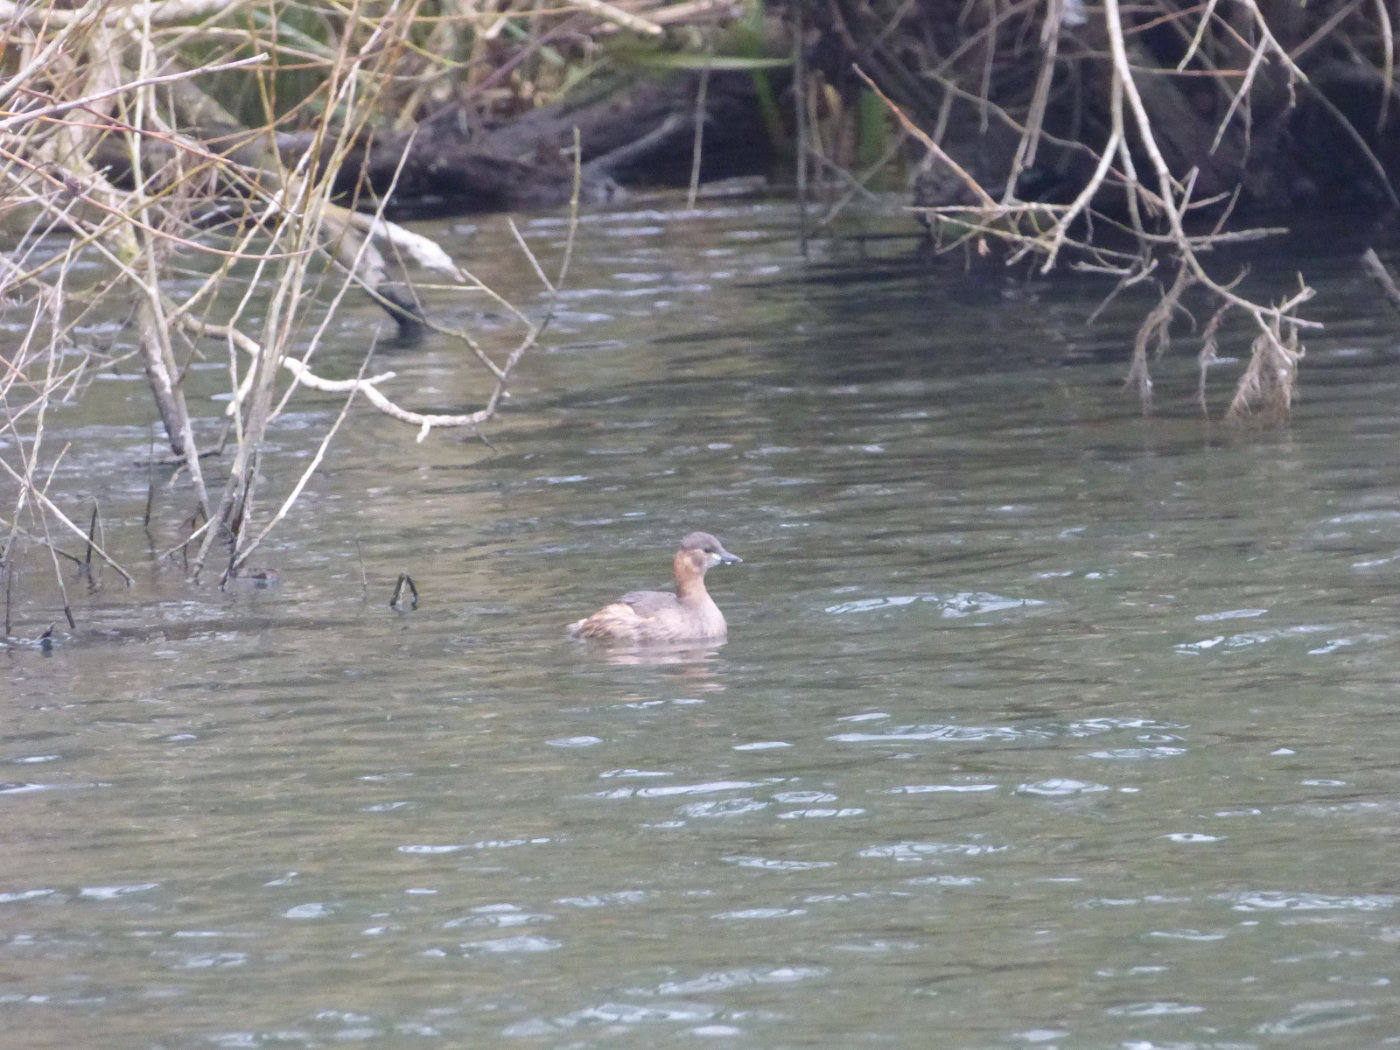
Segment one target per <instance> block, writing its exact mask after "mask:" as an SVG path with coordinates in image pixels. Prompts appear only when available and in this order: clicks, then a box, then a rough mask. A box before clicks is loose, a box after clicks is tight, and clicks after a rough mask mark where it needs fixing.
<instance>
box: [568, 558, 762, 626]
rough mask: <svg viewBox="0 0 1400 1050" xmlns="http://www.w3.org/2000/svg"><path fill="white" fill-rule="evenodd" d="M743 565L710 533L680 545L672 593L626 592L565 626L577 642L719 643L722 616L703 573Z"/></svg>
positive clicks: (672, 562)
mask: <svg viewBox="0 0 1400 1050" xmlns="http://www.w3.org/2000/svg"><path fill="white" fill-rule="evenodd" d="M737 561H743V559H742V558H740V557H738V556H737V555H734V554H730V553H729V552H728V551H727V550H725V549H724V546H723V545H722V544H721V543H720V542H719V540H717V539H715V538H714V537H713V536H711V535H710V534H709V533H708V532H692V533H691V534H690V535H689V536H687V537H686V538H685V539H683V540H681V548H680V550H678V551H676V556H675V558H673V559H672V561H671V573H672V575H673V576H674V577H675V579H676V593H675V594H672V593H671V592H669V591H630V592H629V593H627V594H624V595H623V596H622V597H621V598H618V599H617V600H615V601H612V602H609V603H608V604H607V605H605V606H603V607H602V608H601V609H599V610H598V611H597V612H595V613H594V614H593V615H592V616H588V617H585V618H584V619H582V620H579V621H577V622H576V623H571V624H569V633H570V634H572V635H573V636H574V637H575V638H603V639H608V640H610V641H614V642H632V643H637V642H687V641H704V640H706V639H714V638H723V637H724V635H725V631H726V629H727V628H726V626H725V623H724V614H723V613H722V612H720V611H719V606H717V605H716V604H715V603H714V599H712V598H711V597H710V592H709V591H707V590H706V589H705V570H706V569H712V568H714V567H715V566H716V565H719V564H721V563H723V562H737Z"/></svg>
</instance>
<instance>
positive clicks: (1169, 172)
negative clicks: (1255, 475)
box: [789, 0, 1400, 420]
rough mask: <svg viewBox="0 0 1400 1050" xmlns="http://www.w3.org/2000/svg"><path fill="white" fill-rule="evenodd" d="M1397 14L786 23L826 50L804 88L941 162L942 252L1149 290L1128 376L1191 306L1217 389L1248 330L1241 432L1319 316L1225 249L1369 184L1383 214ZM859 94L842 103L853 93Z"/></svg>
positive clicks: (1011, 9)
mask: <svg viewBox="0 0 1400 1050" xmlns="http://www.w3.org/2000/svg"><path fill="white" fill-rule="evenodd" d="M1390 8H1391V5H1389V4H1387V3H1382V2H1378V0H1376V2H1372V0H1347V2H1340V3H1320V4H1298V3H1295V2H1293V0H1232V2H1230V3H1223V2H1219V0H1206V2H1204V3H1195V2H1189V3H1188V2H1186V0H1146V2H1143V3H1138V4H1133V5H1126V4H1123V3H1121V2H1120V0H1005V2H1004V0H876V2H874V3H865V2H857V0H820V2H818V3H815V4H802V3H793V4H791V5H789V9H790V11H791V13H792V15H793V17H794V18H795V19H797V20H798V22H799V23H800V24H801V25H803V26H805V27H806V28H807V30H808V31H809V33H811V34H812V35H814V36H816V37H818V38H819V39H820V40H821V41H822V42H823V44H824V46H825V50H824V52H821V53H818V54H816V55H815V56H814V58H813V65H814V67H815V71H814V73H813V75H812V76H811V77H808V78H807V86H806V89H805V91H804V96H805V99H806V103H807V104H806V107H805V108H806V110H807V111H808V113H809V114H812V115H811V116H810V117H809V121H810V123H812V124H813V125H815V124H816V123H817V122H818V121H819V120H820V117H819V116H818V115H817V114H818V112H819V110H820V108H821V106H820V104H819V102H820V99H821V95H820V92H821V91H822V90H829V89H826V88H823V86H822V82H823V78H825V80H826V82H831V83H835V84H837V85H843V84H844V85H845V86H846V87H848V88H859V87H860V86H861V85H862V82H863V83H864V84H868V85H870V86H871V88H872V89H874V90H875V91H877V92H878V93H879V94H880V95H881V96H882V97H883V98H884V100H885V101H886V103H888V105H889V106H890V107H891V109H893V110H894V111H896V112H897V115H898V119H899V120H900V122H901V123H902V125H903V128H904V130H905V133H906V134H908V135H910V136H913V137H914V138H916V139H917V140H918V141H919V143H920V144H921V149H922V151H923V152H924V153H925V156H926V159H925V161H924V162H923V165H922V170H921V172H920V177H919V180H918V185H919V191H920V195H921V196H922V198H923V202H924V203H925V204H927V205H928V206H927V208H926V209H925V212H926V214H927V215H928V216H929V217H930V219H931V222H932V225H933V226H934V228H935V229H936V230H938V232H939V233H940V234H941V235H942V236H943V237H944V238H945V240H946V241H957V242H961V243H966V244H971V245H973V246H975V247H976V248H978V249H986V248H987V247H988V246H999V247H1000V248H1001V249H1002V252H1003V254H1004V255H1005V256H1007V257H1009V259H1010V260H1011V261H1013V262H1015V261H1022V260H1027V261H1032V260H1033V261H1034V262H1036V263H1037V264H1038V265H1039V267H1040V268H1041V269H1042V270H1045V271H1048V270H1050V269H1051V268H1052V267H1054V266H1056V265H1062V264H1068V265H1071V266H1073V267H1076V268H1079V269H1086V270H1094V271H1098V272H1102V273H1106V274H1110V275H1113V276H1115V277H1117V278H1118V279H1119V280H1120V281H1121V282H1122V285H1123V286H1129V285H1134V284H1139V283H1142V282H1145V281H1153V282H1156V283H1157V285H1158V287H1159V289H1160V296H1161V298H1160V304H1159V305H1158V306H1157V308H1156V309H1153V310H1152V311H1151V312H1150V313H1149V314H1148V315H1147V316H1146V317H1145V319H1144V322H1143V325H1142V329H1141V331H1140V333H1139V336H1138V339H1137V343H1136V346H1135V348H1134V353H1133V359H1132V367H1131V376H1130V378H1131V382H1132V383H1134V384H1135V385H1136V386H1137V387H1138V389H1139V390H1140V391H1141V392H1142V395H1143V397H1144V398H1146V397H1148V396H1149V392H1150V389H1151V380H1150V368H1149V366H1150V362H1151V360H1152V359H1153V357H1154V355H1155V354H1157V353H1160V352H1161V350H1162V349H1163V348H1165V347H1166V345H1167V343H1168V341H1169V336H1170V334H1171V332H1172V329H1173V325H1174V324H1177V326H1178V327H1180V325H1179V322H1180V321H1181V319H1182V318H1183V316H1184V314H1185V311H1184V310H1183V302H1184V301H1186V302H1190V303H1191V304H1192V305H1193V307H1194V308H1195V309H1196V310H1197V311H1201V310H1202V309H1203V308H1202V304H1204V316H1203V318H1202V319H1201V321H1200V323H1199V324H1198V327H1197V329H1196V331H1197V333H1198V337H1199V340H1200V342H1199V347H1200V350H1199V356H1200V362H1201V374H1202V404H1203V406H1204V378H1205V370H1206V368H1207V366H1208V365H1209V364H1210V363H1211V362H1212V361H1213V360H1215V353H1216V339H1217V334H1218V332H1219V331H1220V328H1221V325H1222V323H1223V321H1224V320H1225V319H1226V318H1227V317H1228V316H1230V315H1237V316H1239V315H1242V316H1243V317H1244V318H1246V319H1247V323H1248V325H1249V327H1250V328H1251V329H1252V330H1253V333H1254V339H1253V344H1252V350H1251V354H1250V360H1249V363H1248V367H1247V369H1246V371H1245V373H1244V375H1243V376H1242V378H1241V379H1240V381H1239V384H1238V387H1237V389H1236V393H1235V396H1234V399H1233V401H1232V402H1231V404H1230V407H1229V409H1228V413H1227V414H1228V416H1229V417H1230V418H1232V419H1237V420H1238V419H1241V418H1244V417H1246V416H1251V417H1254V418H1258V417H1259V416H1261V415H1263V416H1268V417H1277V416H1279V415H1282V414H1284V413H1286V412H1287V410H1288V408H1289V405H1290V402H1291V399H1292V397H1293V393H1294V389H1295V383H1296V378H1297V373H1298V367H1297V366H1298V363H1299V359H1300V356H1301V354H1302V344H1301V335H1302V334H1303V332H1304V330H1305V329H1307V328H1308V327H1310V322H1309V321H1307V320H1306V319H1304V318H1302V317H1300V316H1299V313H1298V310H1299V307H1301V306H1302V305H1303V304H1304V303H1305V302H1307V300H1308V299H1309V298H1310V296H1311V294H1312V293H1311V291H1310V289H1309V288H1308V287H1307V286H1306V284H1305V283H1304V282H1303V280H1302V278H1301V277H1300V278H1299V279H1298V282H1297V283H1296V284H1294V285H1292V286H1291V287H1281V288H1277V289H1274V290H1273V291H1272V292H1267V293H1265V294H1266V296H1268V298H1267V299H1259V298H1255V297H1251V296H1249V295H1246V294H1244V293H1243V292H1242V291H1241V287H1242V285H1241V283H1240V280H1239V279H1240V277H1241V276H1242V274H1241V272H1238V271H1237V272H1226V273H1222V272H1220V270H1221V267H1219V266H1218V265H1212V261H1211V259H1210V254H1211V252H1212V249H1214V248H1217V247H1218V246H1220V245H1221V244H1223V243H1225V242H1226V241H1229V240H1238V239H1242V238H1261V237H1266V236H1268V235H1269V234H1270V233H1274V232H1278V231H1276V230H1269V229H1245V228H1241V226H1240V224H1239V223H1238V221H1237V220H1236V215H1237V211H1236V209H1237V206H1238V205H1241V204H1256V205H1257V204H1263V205H1267V206H1273V207H1279V206H1282V207H1298V206H1304V207H1307V206H1313V205H1315V204H1319V203H1321V204H1323V205H1324V206H1325V204H1326V203H1328V202H1330V200H1332V199H1335V197H1336V196H1337V195H1338V192H1339V191H1346V192H1355V191H1356V190H1358V188H1362V187H1364V190H1365V192H1366V193H1369V194H1370V195H1371V196H1372V197H1373V198H1374V199H1375V201H1376V202H1377V203H1378V204H1380V205H1382V206H1394V205H1395V204H1396V203H1397V198H1396V194H1395V191H1394V189H1393V187H1392V186H1391V183H1390V179H1389V171H1390V170H1393V168H1394V166H1395V164H1396V161H1397V159H1400V151H1397V143H1396V134H1397V132H1398V131H1400V122H1397V120H1396V118H1395V111H1396V108H1397V106H1396V99H1395V98H1394V88H1395V55H1394V40H1395V26H1394V25H1393V23H1392V13H1391V10H1390ZM852 93H854V92H853V91H850V92H843V94H847V95H849V94H852Z"/></svg>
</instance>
